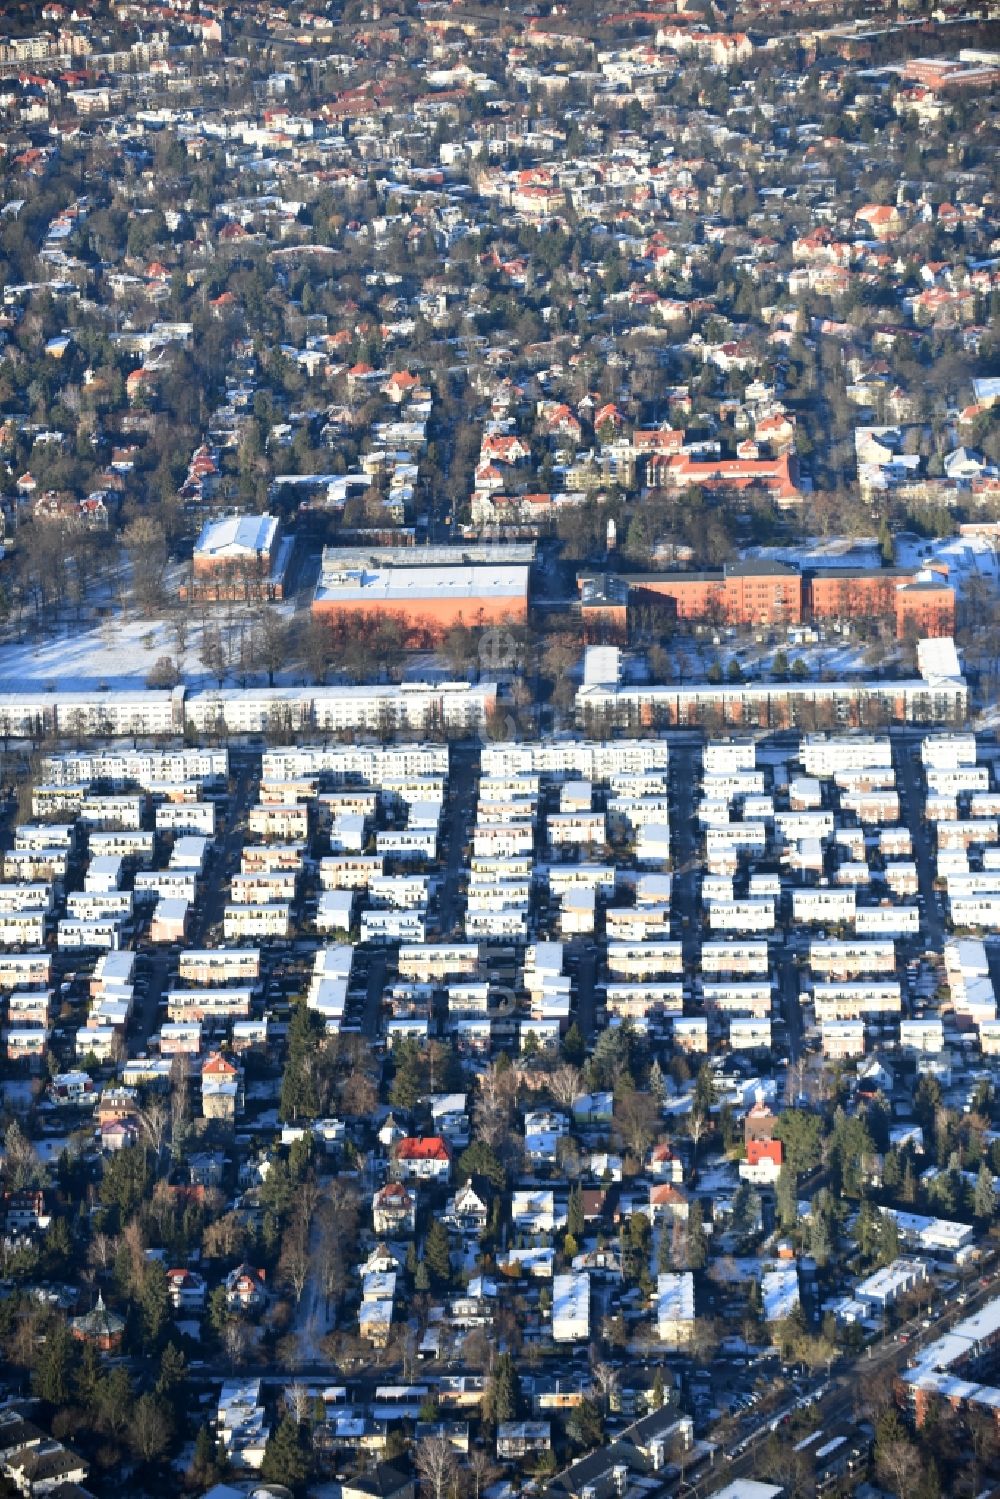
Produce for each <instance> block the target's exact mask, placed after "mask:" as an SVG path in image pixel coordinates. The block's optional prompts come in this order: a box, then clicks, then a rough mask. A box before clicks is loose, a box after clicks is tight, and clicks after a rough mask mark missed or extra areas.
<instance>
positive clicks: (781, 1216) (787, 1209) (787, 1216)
mask: <svg viewBox="0 0 1000 1499" xmlns="http://www.w3.org/2000/svg"><path fill="white" fill-rule="evenodd" d="M795 1185H796V1184H795V1174H794V1172H792V1171H791V1170H790V1169H789V1167H788V1166H787V1165H786V1166H782V1168H781V1170H780V1171H779V1173H778V1180H777V1182H776V1183H775V1188H774V1200H775V1207H776V1209H777V1213H778V1222H779V1223H780V1225H781V1227H782V1228H783V1229H784V1230H785V1232H786V1233H788V1232H790V1231H791V1230H792V1229H793V1228H794V1227H795V1225H796V1223H798V1221H799V1205H798V1198H797V1194H796V1190H795Z"/></svg>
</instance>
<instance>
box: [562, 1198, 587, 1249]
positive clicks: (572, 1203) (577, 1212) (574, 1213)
mask: <svg viewBox="0 0 1000 1499" xmlns="http://www.w3.org/2000/svg"><path fill="white" fill-rule="evenodd" d="M566 1232H567V1233H568V1234H571V1235H572V1236H573V1238H574V1239H575V1240H576V1242H577V1243H578V1244H579V1242H580V1240H581V1239H582V1238H583V1232H584V1220H583V1193H582V1192H581V1191H580V1188H579V1187H578V1186H574V1187H571V1188H570V1194H569V1202H568V1203H567V1207H566Z"/></svg>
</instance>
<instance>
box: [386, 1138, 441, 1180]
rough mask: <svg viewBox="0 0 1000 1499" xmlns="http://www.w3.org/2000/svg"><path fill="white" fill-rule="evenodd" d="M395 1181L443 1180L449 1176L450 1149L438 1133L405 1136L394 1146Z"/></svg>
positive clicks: (393, 1168)
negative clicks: (422, 1135)
mask: <svg viewBox="0 0 1000 1499" xmlns="http://www.w3.org/2000/svg"><path fill="white" fill-rule="evenodd" d="M392 1174H393V1176H394V1178H395V1179H396V1181H443V1182H446V1181H448V1180H449V1179H450V1177H451V1149H450V1147H449V1145H448V1142H447V1141H446V1140H442V1138H441V1136H440V1135H427V1136H424V1137H420V1136H406V1137H405V1138H404V1139H402V1140H400V1141H399V1143H398V1145H397V1146H396V1148H395V1151H394V1154H393V1162H392Z"/></svg>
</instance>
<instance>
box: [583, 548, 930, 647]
mask: <svg viewBox="0 0 1000 1499" xmlns="http://www.w3.org/2000/svg"><path fill="white" fill-rule="evenodd" d="M577 581H578V584H579V587H580V595H581V604H580V607H581V614H582V616H583V620H584V625H585V629H586V632H587V638H588V639H590V640H595V639H598V638H599V639H607V640H612V639H614V640H617V639H625V636H626V628H625V612H626V609H627V608H629V607H630V608H633V609H634V608H636V607H639V608H641V607H642V606H643V605H649V604H656V603H657V602H659V603H660V604H661V605H662V606H663V607H664V608H666V609H668V610H669V611H670V612H671V614H672V615H673V616H674V618H676V619H679V620H704V621H707V622H709V623H712V624H718V625H743V626H754V625H795V624H800V623H801V622H802V621H803V620H809V619H815V620H835V619H836V620H861V619H865V620H871V619H893V620H894V621H895V624H896V634H897V637H898V638H899V639H902V638H904V636H906V635H907V634H916V635H917V636H918V637H927V636H937V635H953V634H954V632H955V591H954V589H953V588H952V587H951V585H950V584H949V583H948V582H947V580H946V578H945V577H944V576H943V574H932V575H928V574H926V573H918V572H915V571H914V570H913V569H912V568H874V569H860V568H857V569H855V568H852V569H842V570H840V571H837V572H829V573H808V574H802V573H800V572H799V570H798V569H797V568H795V567H792V566H790V565H788V564H786V563H782V562H758V561H747V562H739V563H735V564H734V565H732V566H729V567H725V568H723V569H721V570H720V571H718V572H656V573H633V574H630V575H629V576H627V577H621V576H615V575H614V574H609V573H601V574H592V573H591V574H582V575H581V576H580V577H579V578H578V580H577Z"/></svg>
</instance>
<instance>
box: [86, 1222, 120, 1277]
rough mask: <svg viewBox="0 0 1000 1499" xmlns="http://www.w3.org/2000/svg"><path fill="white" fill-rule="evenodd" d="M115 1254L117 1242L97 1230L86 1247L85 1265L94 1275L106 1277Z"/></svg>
mask: <svg viewBox="0 0 1000 1499" xmlns="http://www.w3.org/2000/svg"><path fill="white" fill-rule="evenodd" d="M117 1253H118V1240H117V1239H114V1238H112V1237H111V1235H110V1234H106V1233H102V1232H101V1231H100V1230H98V1232H97V1233H96V1234H95V1235H94V1237H93V1238H92V1239H91V1241H90V1243H89V1244H88V1245H87V1263H88V1265H89V1266H90V1268H91V1270H92V1271H93V1273H94V1274H95V1275H106V1274H107V1273H108V1271H109V1270H110V1269H111V1267H112V1265H113V1264H114V1262H115V1256H116V1254H117Z"/></svg>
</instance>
